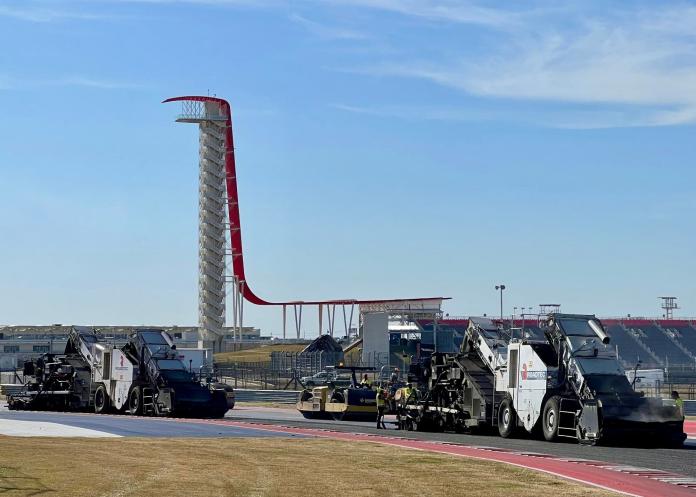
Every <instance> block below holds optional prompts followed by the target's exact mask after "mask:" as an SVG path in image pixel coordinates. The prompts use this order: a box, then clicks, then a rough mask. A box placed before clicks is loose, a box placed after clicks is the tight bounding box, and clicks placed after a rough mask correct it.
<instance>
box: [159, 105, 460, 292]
mask: <svg viewBox="0 0 696 497" xmlns="http://www.w3.org/2000/svg"><path fill="white" fill-rule="evenodd" d="M182 101H193V102H213V103H217V104H218V105H219V106H220V114H221V115H222V116H225V119H226V120H225V172H226V184H227V209H228V216H229V221H230V226H229V229H230V240H231V243H232V270H233V273H234V275H235V276H236V277H237V278H238V280H239V282H240V288H239V292H240V293H241V294H242V296H243V297H244V298H245V299H246V300H247V302H249V303H252V304H256V305H293V304H307V305H323V304H329V305H346V304H347V305H350V304H358V305H359V304H382V303H388V302H409V301H410V302H413V301H426V300H447V299H448V297H416V298H409V299H404V298H398V299H376V300H374V299H372V300H365V299H337V300H312V301H306V300H295V301H287V302H270V301H268V300H264V299H262V298H261V297H259V296H258V295H256V294H255V293H254V292H253V290H252V289H251V287H250V286H249V281H248V280H247V278H246V274H245V273H244V251H243V249H242V225H241V220H240V216H239V196H238V194H237V167H236V163H235V159H234V139H233V136H232V109H231V107H230V104H229V102H228V101H227V100H224V99H222V98H217V97H207V96H183V97H173V98H168V99H166V100H164V101H163V102H162V103H168V102H182Z"/></svg>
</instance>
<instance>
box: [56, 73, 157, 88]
mask: <svg viewBox="0 0 696 497" xmlns="http://www.w3.org/2000/svg"><path fill="white" fill-rule="evenodd" d="M43 84H45V85H55V86H83V87H87V88H98V89H101V90H137V89H140V88H144V85H142V84H138V83H130V82H125V81H117V80H106V79H94V78H88V77H84V76H69V77H65V78H59V79H55V80H49V81H45V82H43Z"/></svg>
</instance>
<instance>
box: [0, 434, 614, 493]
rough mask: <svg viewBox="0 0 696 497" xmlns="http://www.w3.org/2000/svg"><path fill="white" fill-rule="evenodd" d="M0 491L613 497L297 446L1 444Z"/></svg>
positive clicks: (309, 443) (466, 467)
mask: <svg viewBox="0 0 696 497" xmlns="http://www.w3.org/2000/svg"><path fill="white" fill-rule="evenodd" d="M0 446H2V452H3V461H2V468H0V493H2V494H3V495H4V496H8V497H19V496H21V497H26V496H32V495H48V496H71V497H87V496H89V497H92V496H102V497H130V496H138V497H162V496H186V497H198V496H200V497H204V496H205V497H215V496H225V497H228V496H229V497H237V496H239V497H242V496H257V497H305V496H307V495H317V496H319V495H336V496H341V497H377V496H380V497H382V496H385V495H399V496H403V497H411V496H412V497H421V496H423V495H430V496H438V495H443V496H445V495H446V496H451V495H467V497H477V496H479V497H510V496H522V495H525V496H529V495H563V496H570V497H572V496H578V497H579V496H592V497H600V496H601V497H609V496H615V495H617V494H615V493H611V492H607V491H605V490H600V489H594V488H588V487H584V486H581V485H578V484H576V483H572V482H568V481H565V480H562V479H559V478H554V477H551V476H548V475H545V474H542V473H537V472H533V471H530V470H525V469H521V468H516V467H513V466H507V465H503V464H499V463H493V462H485V461H476V460H471V459H464V458H459V457H453V456H447V455H441V454H427V453H424V452H416V451H412V450H408V449H400V448H395V447H386V446H381V445H376V444H367V443H354V442H342V441H332V440H312V439H305V440H298V439H278V438H273V439H254V438H252V439H229V438H228V439H161V438H160V439H145V438H122V439H77V438H73V439H66V438H45V439H43V438H42V439H36V438H34V439H28V438H14V437H0Z"/></svg>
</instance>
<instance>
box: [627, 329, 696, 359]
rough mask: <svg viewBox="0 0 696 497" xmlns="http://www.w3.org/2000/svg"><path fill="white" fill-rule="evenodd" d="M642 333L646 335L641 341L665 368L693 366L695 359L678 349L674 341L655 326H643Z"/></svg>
mask: <svg viewBox="0 0 696 497" xmlns="http://www.w3.org/2000/svg"><path fill="white" fill-rule="evenodd" d="M639 329H640V331H642V332H643V333H644V335H643V336H641V340H642V341H643V343H644V344H645V345H647V346H648V347H649V348H650V350H652V351H653V353H654V354H655V355H656V356H657V358H658V359H659V360H660V362H661V363H662V364H663V365H664V366H668V365H669V364H692V363H693V359H692V358H691V357H689V356H688V355H687V354H685V353H684V351H683V350H682V349H680V348H679V347H677V346H676V345H675V344H674V342H672V340H670V339H669V337H668V336H667V335H666V334H665V333H664V332H663V331H662V330H661V329H660V328H658V327H657V326H655V325H654V324H649V325H641V326H640V328H639Z"/></svg>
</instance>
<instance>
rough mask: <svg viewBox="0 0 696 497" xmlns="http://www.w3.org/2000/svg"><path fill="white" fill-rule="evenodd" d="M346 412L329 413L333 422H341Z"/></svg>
mask: <svg viewBox="0 0 696 497" xmlns="http://www.w3.org/2000/svg"><path fill="white" fill-rule="evenodd" d="M345 415H346V412H345V411H337V412H336V411H332V412H331V417H332V418H333V419H334V421H343V418H344V417H345Z"/></svg>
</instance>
